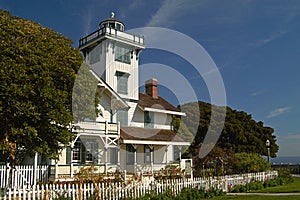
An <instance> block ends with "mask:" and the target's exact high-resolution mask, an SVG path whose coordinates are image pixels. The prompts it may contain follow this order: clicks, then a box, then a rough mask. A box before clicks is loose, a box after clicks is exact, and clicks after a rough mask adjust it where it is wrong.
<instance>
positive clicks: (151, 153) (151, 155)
mask: <svg viewBox="0 0 300 200" xmlns="http://www.w3.org/2000/svg"><path fill="white" fill-rule="evenodd" d="M149 148H150V161H151V173H153V162H154V156H153V151H154V146H153V145H149Z"/></svg>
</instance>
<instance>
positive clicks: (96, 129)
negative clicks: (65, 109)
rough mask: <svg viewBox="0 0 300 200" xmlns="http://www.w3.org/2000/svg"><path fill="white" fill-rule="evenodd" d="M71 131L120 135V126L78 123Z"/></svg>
mask: <svg viewBox="0 0 300 200" xmlns="http://www.w3.org/2000/svg"><path fill="white" fill-rule="evenodd" d="M73 127H74V128H73V131H74V132H78V133H84V134H91V135H93V134H100V135H118V136H119V135H120V128H119V127H120V126H119V124H117V123H110V122H79V123H76V124H74V125H73Z"/></svg>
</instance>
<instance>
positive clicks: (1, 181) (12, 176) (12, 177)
mask: <svg viewBox="0 0 300 200" xmlns="http://www.w3.org/2000/svg"><path fill="white" fill-rule="evenodd" d="M48 168H49V167H48V166H47V165H38V166H37V167H36V169H35V168H34V166H33V165H20V166H14V167H11V166H9V165H0V189H1V188H16V189H21V188H27V187H28V186H32V185H33V184H34V183H46V182H47V181H48V171H49V170H48ZM35 177H36V178H35ZM34 179H35V180H34Z"/></svg>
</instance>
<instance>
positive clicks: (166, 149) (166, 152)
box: [165, 145, 169, 165]
mask: <svg viewBox="0 0 300 200" xmlns="http://www.w3.org/2000/svg"><path fill="white" fill-rule="evenodd" d="M168 147H169V145H167V146H166V148H165V154H166V165H167V164H168Z"/></svg>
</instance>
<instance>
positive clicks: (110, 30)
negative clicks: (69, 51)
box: [79, 13, 145, 102]
mask: <svg viewBox="0 0 300 200" xmlns="http://www.w3.org/2000/svg"><path fill="white" fill-rule="evenodd" d="M124 30H125V25H124V23H123V22H121V21H119V20H117V19H116V18H115V14H114V13H112V14H111V17H110V18H108V19H105V20H103V21H101V22H100V24H99V28H98V30H96V31H94V32H93V33H91V34H89V35H87V36H85V37H83V38H81V39H80V40H79V49H80V51H81V52H82V53H83V56H84V61H85V62H86V63H87V64H89V65H91V67H92V69H93V70H94V71H95V72H96V73H97V74H98V76H99V77H101V78H102V79H103V80H104V81H105V82H106V83H107V84H108V85H109V86H110V87H111V88H112V89H113V90H115V91H117V93H118V94H119V95H120V97H122V98H124V99H127V100H129V101H131V102H132V101H138V98H139V91H138V89H137V88H138V87H139V85H138V79H139V77H138V65H139V54H140V52H141V50H142V49H144V48H145V45H144V38H143V37H142V36H138V35H135V34H132V33H127V32H124Z"/></svg>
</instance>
